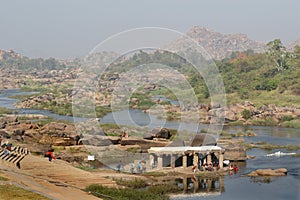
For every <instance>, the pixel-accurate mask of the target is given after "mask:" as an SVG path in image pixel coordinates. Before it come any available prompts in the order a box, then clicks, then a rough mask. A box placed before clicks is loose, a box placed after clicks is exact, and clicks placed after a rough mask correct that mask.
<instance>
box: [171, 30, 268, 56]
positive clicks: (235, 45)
mask: <svg viewBox="0 0 300 200" xmlns="http://www.w3.org/2000/svg"><path fill="white" fill-rule="evenodd" d="M186 34H187V35H188V36H189V37H191V38H192V39H194V40H195V41H197V42H198V43H199V45H201V46H202V47H203V48H204V49H205V50H206V51H207V52H208V53H209V54H210V55H211V56H212V58H214V59H217V60H219V59H223V58H226V57H229V56H230V55H231V54H232V52H243V51H247V50H249V49H250V50H253V51H254V52H257V53H260V52H264V50H265V48H266V45H265V44H263V43H261V42H258V41H254V40H251V39H249V38H248V36H247V35H245V34H240V33H238V34H223V33H219V32H216V31H214V30H210V29H207V28H204V27H199V26H194V27H192V28H191V29H190V30H189V31H188V32H187V33H186ZM181 43H182V39H181V38H179V39H177V40H175V41H174V42H172V43H171V44H169V45H170V46H171V47H172V49H174V48H176V46H179V45H180V46H182V44H181ZM169 45H168V46H169Z"/></svg>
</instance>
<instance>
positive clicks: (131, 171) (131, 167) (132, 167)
mask: <svg viewBox="0 0 300 200" xmlns="http://www.w3.org/2000/svg"><path fill="white" fill-rule="evenodd" d="M133 172H134V163H133V162H132V163H130V173H132V174H133Z"/></svg>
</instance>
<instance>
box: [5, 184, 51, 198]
mask: <svg viewBox="0 0 300 200" xmlns="http://www.w3.org/2000/svg"><path fill="white" fill-rule="evenodd" d="M0 194H1V199H13V200H24V199H26V200H50V199H49V198H47V197H44V196H42V195H40V194H37V193H34V192H31V191H28V190H25V189H23V188H20V187H17V186H15V185H10V184H4V185H0Z"/></svg>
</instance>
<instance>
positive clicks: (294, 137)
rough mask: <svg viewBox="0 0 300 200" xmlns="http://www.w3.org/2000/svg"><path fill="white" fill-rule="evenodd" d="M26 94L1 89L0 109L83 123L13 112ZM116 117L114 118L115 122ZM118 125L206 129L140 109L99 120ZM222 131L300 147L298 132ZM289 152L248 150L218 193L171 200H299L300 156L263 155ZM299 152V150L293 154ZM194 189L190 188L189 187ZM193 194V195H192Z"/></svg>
mask: <svg viewBox="0 0 300 200" xmlns="http://www.w3.org/2000/svg"><path fill="white" fill-rule="evenodd" d="M18 94H28V93H22V92H20V91H19V90H17V89H12V90H3V91H1V93H0V107H5V108H9V109H15V110H17V111H18V113H19V114H42V115H46V116H49V117H52V118H56V119H63V120H69V121H75V122H76V121H80V120H85V119H81V118H76V119H73V117H70V116H61V115H56V114H53V113H51V112H49V111H45V110H35V109H16V108H15V107H14V104H15V103H16V102H17V100H16V99H12V98H9V97H10V96H13V95H18ZM116 118H117V119H116ZM116 122H117V123H118V124H121V125H131V126H132V125H133V126H134V125H135V126H147V127H149V128H150V129H152V128H156V127H161V126H165V127H168V128H174V129H179V128H180V129H186V130H191V131H193V130H200V129H202V128H203V129H205V128H207V125H202V124H200V125H199V127H198V125H197V124H194V123H181V124H179V123H178V122H174V121H164V120H161V119H158V118H156V117H155V116H153V115H148V114H147V113H144V112H142V111H139V110H127V111H119V112H116V113H110V114H108V115H106V116H104V117H103V118H102V119H101V123H116ZM223 129H224V131H226V132H229V133H236V132H239V131H245V129H247V130H251V131H252V132H254V133H256V134H257V136H255V137H246V138H245V140H246V141H248V142H254V143H256V142H267V143H272V144H279V145H298V144H300V129H291V128H280V127H268V126H248V127H243V126H229V127H228V126H225V127H223ZM279 150H280V151H283V152H291V151H288V150H285V149H276V150H272V151H265V150H261V149H251V150H249V151H248V152H247V155H252V156H255V158H254V159H252V160H248V161H247V162H245V163H242V164H240V165H239V169H240V170H239V172H238V173H237V174H233V175H228V176H225V177H224V178H223V179H224V180H223V181H224V188H223V189H222V190H220V191H219V193H213V192H208V191H203V190H201V189H199V190H197V191H193V192H188V193H182V195H183V196H182V195H181V196H178V197H176V196H174V197H172V199H173V200H183V199H188V200H196V199H206V200H209V199H214V200H221V199H222V200H236V199H243V200H248V199H249V200H253V199H272V200H283V199H284V200H299V199H300V190H299V189H300V157H292V156H281V157H267V156H266V154H268V153H274V152H276V151H279ZM293 152H296V153H300V151H299V150H297V151H293ZM281 167H284V168H287V169H288V174H287V176H284V177H272V178H268V179H259V178H256V179H253V178H249V177H245V176H244V175H245V174H247V173H249V172H251V171H253V170H256V169H261V168H273V169H274V168H281ZM191 187H193V185H191ZM194 192H195V193H194Z"/></svg>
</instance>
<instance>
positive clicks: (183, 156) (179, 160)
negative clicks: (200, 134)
mask: <svg viewBox="0 0 300 200" xmlns="http://www.w3.org/2000/svg"><path fill="white" fill-rule="evenodd" d="M148 152H149V154H150V162H152V161H153V162H154V163H155V166H156V167H157V168H158V169H162V168H164V167H171V168H175V167H183V168H187V167H189V166H198V167H199V166H202V165H204V164H214V165H218V167H219V168H223V160H224V153H225V150H224V149H222V148H221V147H218V146H181V147H151V148H150V149H149V150H148Z"/></svg>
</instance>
